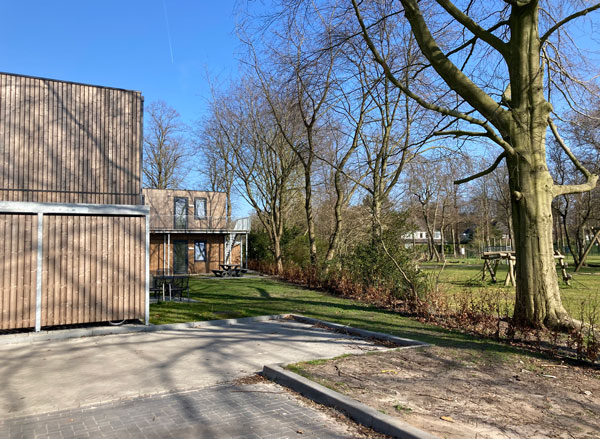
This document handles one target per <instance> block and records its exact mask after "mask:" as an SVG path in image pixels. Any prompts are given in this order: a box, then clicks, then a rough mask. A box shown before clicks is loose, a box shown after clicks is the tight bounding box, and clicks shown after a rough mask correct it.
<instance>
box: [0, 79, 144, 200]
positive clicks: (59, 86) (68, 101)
mask: <svg viewBox="0 0 600 439" xmlns="http://www.w3.org/2000/svg"><path fill="white" fill-rule="evenodd" d="M141 124H142V97H141V94H140V93H139V92H135V91H127V90H120V89H112V88H103V87H96V86H91V85H83V84H75V83H69V82H62V81H55V80H50V79H40V78H31V77H26V76H19V75H11V74H5V73H0V200H2V201H38V202H58V203H94V204H140V202H141V200H140V196H139V194H140V193H141V180H140V178H141V161H140V157H141V149H140V148H141V138H142V135H143V134H142V125H141Z"/></svg>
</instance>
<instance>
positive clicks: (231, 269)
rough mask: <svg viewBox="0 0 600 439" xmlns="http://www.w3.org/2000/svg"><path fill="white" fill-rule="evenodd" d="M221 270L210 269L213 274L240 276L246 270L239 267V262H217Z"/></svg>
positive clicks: (218, 275)
mask: <svg viewBox="0 0 600 439" xmlns="http://www.w3.org/2000/svg"><path fill="white" fill-rule="evenodd" d="M219 267H221V270H212V272H213V273H214V275H215V276H217V277H224V276H235V277H242V276H243V275H244V274H245V273H246V272H247V271H248V270H246V269H243V268H241V266H240V265H239V264H219Z"/></svg>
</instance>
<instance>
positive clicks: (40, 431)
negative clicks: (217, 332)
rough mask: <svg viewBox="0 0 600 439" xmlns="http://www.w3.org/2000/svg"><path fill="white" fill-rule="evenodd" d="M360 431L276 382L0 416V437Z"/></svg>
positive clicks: (336, 434)
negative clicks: (32, 413)
mask: <svg viewBox="0 0 600 439" xmlns="http://www.w3.org/2000/svg"><path fill="white" fill-rule="evenodd" d="M358 436H359V434H357V431H356V430H355V429H354V427H352V426H350V425H348V424H343V423H340V422H339V421H336V420H334V419H332V418H330V417H329V416H328V415H326V414H324V413H322V412H320V411H318V410H315V409H313V408H310V407H306V406H305V405H303V404H301V403H300V402H299V401H298V400H297V399H296V398H294V397H292V396H291V395H290V394H289V393H288V392H286V391H285V390H283V389H282V388H281V387H279V386H277V385H275V384H254V385H241V386H235V385H219V386H212V387H208V388H204V389H201V390H196V391H191V392H183V393H175V394H167V395H159V396H151V397H146V398H136V399H133V400H128V401H119V402H116V403H114V402H113V403H106V404H102V405H100V406H97V407H91V408H86V409H74V410H64V411H59V412H54V413H48V414H45V415H42V416H35V415H34V416H29V417H22V418H13V419H10V420H7V421H0V437H2V438H8V439H18V438H24V439H29V438H31V439H34V438H35V439H38V438H39V439H42V438H44V439H52V438H56V439H68V438H90V437H91V438H115V439H116V438H119V439H121V438H136V439H137V438H152V439H162V438H165V439H166V438H177V439H179V438H194V439H197V438H210V439H213V438H214V439H220V438H223V439H229V438H255V439H258V438H265V439H267V438H273V439H281V438H323V439H330V438H331V439H333V438H350V437H358Z"/></svg>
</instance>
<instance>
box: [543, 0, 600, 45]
mask: <svg viewBox="0 0 600 439" xmlns="http://www.w3.org/2000/svg"><path fill="white" fill-rule="evenodd" d="M596 9H600V3H596V4H595V5H594V6H590V7H589V8H585V9H582V10H581V11H577V12H575V13H573V14H571V15H569V16H567V17H565V18H563V19H562V20H560V21H559V22H558V23H556V24H555V25H554V26H552V27H551V28H550V29H548V30H547V31H546V32H545V33H544V35H542V37H541V38H540V45H542V44H544V43H545V42H546V40H547V39H548V38H550V35H552V34H553V33H554V32H556V31H557V30H558V29H560V28H561V27H562V26H564V25H565V24H567V23H568V22H569V21H572V20H574V19H576V18H578V17H582V16H584V15H587V14H588V13H590V12H593V11H595V10H596Z"/></svg>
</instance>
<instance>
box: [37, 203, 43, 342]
mask: <svg viewBox="0 0 600 439" xmlns="http://www.w3.org/2000/svg"><path fill="white" fill-rule="evenodd" d="M43 244H44V214H43V213H38V214H37V269H36V281H35V282H36V288H35V332H40V330H41V329H42V268H43V265H42V263H43V256H44V252H43V250H44V249H43Z"/></svg>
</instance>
